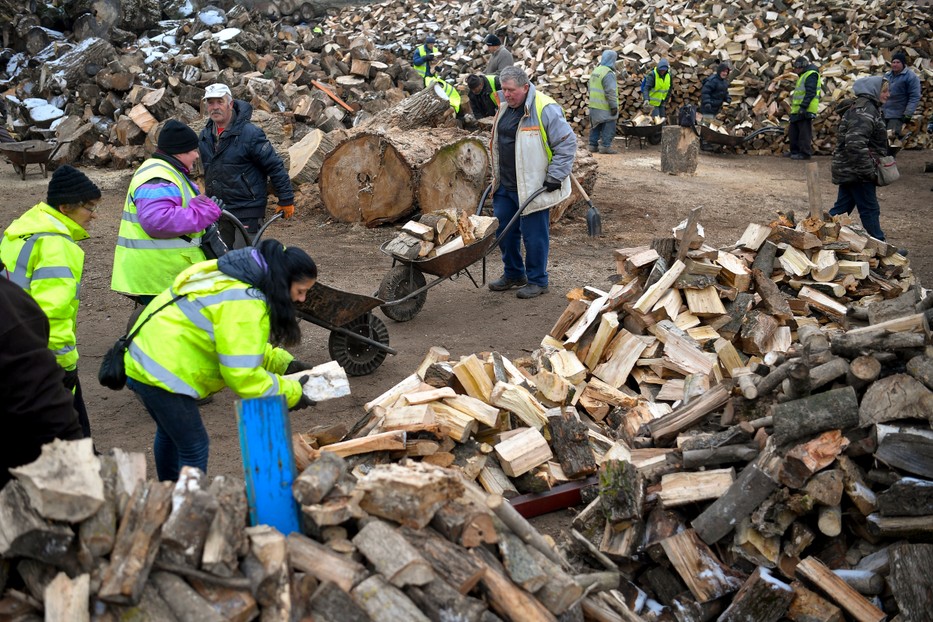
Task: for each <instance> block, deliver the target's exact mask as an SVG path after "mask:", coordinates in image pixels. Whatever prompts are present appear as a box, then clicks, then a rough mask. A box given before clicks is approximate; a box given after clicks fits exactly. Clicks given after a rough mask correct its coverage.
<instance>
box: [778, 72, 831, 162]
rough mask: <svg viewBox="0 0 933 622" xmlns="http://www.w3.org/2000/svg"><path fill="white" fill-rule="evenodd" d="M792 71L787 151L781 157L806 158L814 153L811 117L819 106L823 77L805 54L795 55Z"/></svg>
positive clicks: (814, 116)
mask: <svg viewBox="0 0 933 622" xmlns="http://www.w3.org/2000/svg"><path fill="white" fill-rule="evenodd" d="M794 71H795V72H797V76H798V78H797V85H796V86H795V87H794V92H793V94H792V95H791V102H790V125H789V127H788V136H789V138H790V153H785V154H784V157H789V158H791V159H792V160H809V159H810V157H811V156H812V155H813V119H815V118H816V113H817V112H819V108H820V92H821V91H822V89H823V78H822V77H821V76H820V72H819V71H818V70H817V67H816V65H814V64H812V63H811V62H810V61H809V60H807V57H806V56H804V55H800V56H798V57H797V58H795V59H794Z"/></svg>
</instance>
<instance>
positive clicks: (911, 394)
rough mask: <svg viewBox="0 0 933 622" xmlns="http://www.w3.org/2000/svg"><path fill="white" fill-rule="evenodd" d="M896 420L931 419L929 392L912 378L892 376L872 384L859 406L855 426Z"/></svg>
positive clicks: (932, 401) (932, 395) (931, 395)
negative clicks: (857, 422) (857, 421)
mask: <svg viewBox="0 0 933 622" xmlns="http://www.w3.org/2000/svg"><path fill="white" fill-rule="evenodd" d="M896 419H927V420H933V391H930V389H928V388H926V387H925V386H923V384H922V383H921V382H920V381H919V380H917V379H915V378H914V377H913V376H908V375H907V374H894V375H893V376H888V377H887V378H882V379H881V380H877V381H875V382H874V383H873V384H872V385H871V386H870V387H868V390H867V391H865V395H864V396H862V403H861V405H860V406H859V425H860V426H861V427H863V428H864V427H867V426H870V425H873V424H876V423H884V422H886V421H892V420H896Z"/></svg>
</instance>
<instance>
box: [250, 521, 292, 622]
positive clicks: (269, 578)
mask: <svg viewBox="0 0 933 622" xmlns="http://www.w3.org/2000/svg"><path fill="white" fill-rule="evenodd" d="M246 537H247V538H248V539H249V553H248V554H247V555H246V557H245V558H244V559H243V562H242V563H241V567H242V569H243V572H244V574H246V576H247V577H248V578H249V580H250V584H251V586H252V590H251V591H252V593H253V594H254V595H255V597H256V601H257V602H258V603H259V604H260V605H262V607H263V617H264V618H265V617H266V616H268V617H269V618H270V619H272V620H283V621H285V620H290V619H291V608H292V603H291V596H290V592H289V589H290V582H289V568H288V563H289V546H288V541H287V540H286V539H285V536H283V535H282V534H281V533H280V532H279V531H278V530H277V529H275V528H274V527H270V526H268V525H255V526H253V527H247V528H246Z"/></svg>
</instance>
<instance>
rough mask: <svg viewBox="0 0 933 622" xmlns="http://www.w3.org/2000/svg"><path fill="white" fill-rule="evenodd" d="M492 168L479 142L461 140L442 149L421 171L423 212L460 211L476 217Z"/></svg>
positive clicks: (419, 197)
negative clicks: (454, 209)
mask: <svg viewBox="0 0 933 622" xmlns="http://www.w3.org/2000/svg"><path fill="white" fill-rule="evenodd" d="M488 168H489V155H488V154H487V152H486V147H485V146H484V145H483V143H482V141H481V140H480V139H478V138H475V137H472V136H471V137H467V138H461V139H459V140H456V141H455V142H452V143H449V144H447V145H444V146H442V147H441V148H440V149H439V150H438V151H437V152H435V154H434V157H433V158H431V160H430V161H428V163H427V164H425V165H424V166H423V167H422V168H421V175H420V177H419V180H418V191H417V197H418V205H419V206H420V208H421V211H423V212H431V211H434V210H439V209H446V208H448V207H459V208H462V209H463V210H464V211H465V212H467V213H468V214H473V213H475V212H476V206H477V203H479V198H480V196H481V195H482V194H483V188H484V184H485V182H486V172H487V170H488Z"/></svg>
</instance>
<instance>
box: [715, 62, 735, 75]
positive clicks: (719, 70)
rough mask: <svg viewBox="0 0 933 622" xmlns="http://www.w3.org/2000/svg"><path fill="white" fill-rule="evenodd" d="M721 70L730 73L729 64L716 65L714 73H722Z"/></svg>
mask: <svg viewBox="0 0 933 622" xmlns="http://www.w3.org/2000/svg"><path fill="white" fill-rule="evenodd" d="M723 71H728V72H729V73H732V67H730V66H729V65H727V64H725V63H720V64H719V67H716V73H722V72H723Z"/></svg>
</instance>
